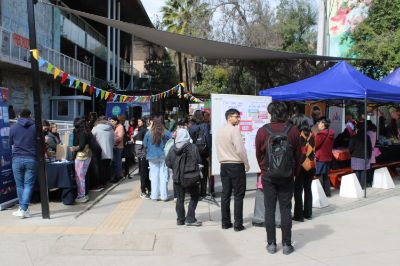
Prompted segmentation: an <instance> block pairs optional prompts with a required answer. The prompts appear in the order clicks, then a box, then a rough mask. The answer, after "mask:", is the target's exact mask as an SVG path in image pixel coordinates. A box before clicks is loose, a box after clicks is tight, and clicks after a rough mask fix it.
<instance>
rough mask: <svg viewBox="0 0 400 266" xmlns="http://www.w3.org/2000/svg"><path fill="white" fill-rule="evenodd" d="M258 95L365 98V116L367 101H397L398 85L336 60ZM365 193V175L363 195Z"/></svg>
mask: <svg viewBox="0 0 400 266" xmlns="http://www.w3.org/2000/svg"><path fill="white" fill-rule="evenodd" d="M260 95H261V96H271V97H272V100H274V101H302V100H339V99H341V100H343V99H353V100H354V99H358V100H363V101H364V116H365V117H367V101H373V102H400V90H399V87H397V86H393V85H390V84H386V83H383V82H380V81H376V80H373V79H371V78H369V77H367V76H365V75H363V74H362V73H361V72H359V71H358V70H356V69H355V68H354V67H352V66H351V65H350V64H348V63H347V62H344V61H342V62H339V63H337V64H336V65H335V66H333V67H332V68H330V69H328V70H326V71H324V72H322V73H321V74H318V75H316V76H313V77H310V78H307V79H304V80H301V81H298V82H294V83H291V84H287V85H283V86H280V87H276V88H272V89H266V90H262V91H260ZM364 132H365V138H364V139H365V142H364V154H365V158H364V159H365V168H364V174H365V176H366V171H367V170H366V169H367V137H366V132H367V121H366V119H365V123H364ZM366 196H367V186H366V178H365V183H364V197H366Z"/></svg>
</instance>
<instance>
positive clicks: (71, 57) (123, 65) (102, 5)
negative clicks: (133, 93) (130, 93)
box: [0, 0, 165, 119]
mask: <svg viewBox="0 0 400 266" xmlns="http://www.w3.org/2000/svg"><path fill="white" fill-rule="evenodd" d="M42 2H48V3H52V4H55V5H62V6H66V7H70V8H72V9H76V10H80V11H83V12H88V13H91V14H96V15H99V16H105V17H109V18H114V19H119V20H122V21H125V22H130V23H135V24H139V25H143V26H147V27H153V24H152V23H151V21H150V19H149V17H148V15H147V13H146V11H145V10H144V8H143V6H142V4H141V2H140V0H85V1H74V0H62V1H60V0H53V1H50V0H45V1H42ZM0 10H1V12H0V17H1V18H0V22H1V25H0V40H1V49H0V86H3V87H7V88H9V98H10V104H11V105H13V106H14V109H15V110H16V111H17V112H18V111H19V110H21V109H22V108H24V107H28V108H30V109H31V110H33V96H32V89H31V84H32V81H31V73H30V55H29V39H28V38H29V31H28V15H27V7H26V1H22V0H18V1H15V0H0ZM35 20H36V31H37V43H38V49H39V51H40V54H41V56H42V57H43V58H45V59H46V60H48V61H49V62H51V63H52V64H54V65H55V66H56V67H59V68H60V69H61V70H63V71H65V72H67V73H69V74H71V75H74V76H76V77H77V78H79V79H80V80H81V81H82V82H86V83H91V84H93V85H95V86H97V87H99V88H105V87H107V86H108V87H114V88H115V89H118V90H138V89H141V87H143V86H144V85H145V84H146V82H143V79H144V80H146V78H147V77H146V76H145V69H144V62H145V61H146V60H147V58H149V57H150V56H153V55H156V56H161V55H162V53H163V52H165V51H164V49H163V48H162V47H159V46H156V45H153V44H151V43H148V42H146V41H144V40H141V39H138V38H134V37H133V36H131V35H129V34H126V33H124V32H119V31H118V30H113V29H112V28H109V27H107V26H105V25H102V24H99V23H95V22H93V21H90V20H86V19H83V18H81V17H78V16H76V15H73V14H68V13H65V12H64V11H61V10H60V9H58V8H57V7H54V6H51V5H46V4H44V3H40V2H39V3H38V4H36V5H35ZM110 84H112V85H110ZM136 84H140V86H136ZM40 86H41V89H42V116H43V118H44V119H52V118H54V117H57V118H58V119H62V118H65V119H69V118H70V117H76V116H81V115H83V114H85V113H87V112H89V111H92V110H95V109H98V108H99V105H101V104H100V103H99V102H98V101H96V100H92V99H91V98H90V97H82V96H81V95H80V94H81V93H80V92H78V91H77V90H74V89H71V88H68V87H64V86H62V85H60V82H59V81H57V80H54V79H53V78H52V76H51V75H48V74H47V73H46V69H41V74H40ZM145 89H146V88H145ZM63 96H68V97H66V98H65V99H63ZM74 96H76V99H74ZM100 108H101V107H100Z"/></svg>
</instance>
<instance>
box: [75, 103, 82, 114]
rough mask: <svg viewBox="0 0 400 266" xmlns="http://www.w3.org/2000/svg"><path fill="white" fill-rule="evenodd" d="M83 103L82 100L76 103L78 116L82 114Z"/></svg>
mask: <svg viewBox="0 0 400 266" xmlns="http://www.w3.org/2000/svg"><path fill="white" fill-rule="evenodd" d="M81 111H82V103H81V102H78V104H77V105H76V114H77V115H78V116H82V112H81Z"/></svg>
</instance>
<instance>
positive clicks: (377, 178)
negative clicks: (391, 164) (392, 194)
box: [372, 167, 394, 189]
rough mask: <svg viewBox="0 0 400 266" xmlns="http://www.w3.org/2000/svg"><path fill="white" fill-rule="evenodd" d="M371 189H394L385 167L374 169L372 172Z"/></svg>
mask: <svg viewBox="0 0 400 266" xmlns="http://www.w3.org/2000/svg"><path fill="white" fill-rule="evenodd" d="M372 187H373V188H383V189H390V188H394V183H393V179H392V177H391V175H390V173H389V170H388V169H387V167H382V168H379V169H376V170H375V172H374V181H373V182H372Z"/></svg>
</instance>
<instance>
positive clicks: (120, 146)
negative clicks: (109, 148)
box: [110, 117, 125, 183]
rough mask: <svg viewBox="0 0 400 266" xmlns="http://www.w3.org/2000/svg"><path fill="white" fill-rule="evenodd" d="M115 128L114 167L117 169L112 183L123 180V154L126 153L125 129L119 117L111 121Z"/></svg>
mask: <svg viewBox="0 0 400 266" xmlns="http://www.w3.org/2000/svg"><path fill="white" fill-rule="evenodd" d="M110 122H111V123H112V125H113V127H114V140H115V145H114V151H113V154H114V157H113V162H114V167H115V175H114V178H113V179H111V182H114V183H115V182H118V180H120V179H121V178H122V152H123V151H124V135H125V129H124V126H123V125H122V124H121V123H120V122H119V119H118V117H113V118H111V119H110Z"/></svg>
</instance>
